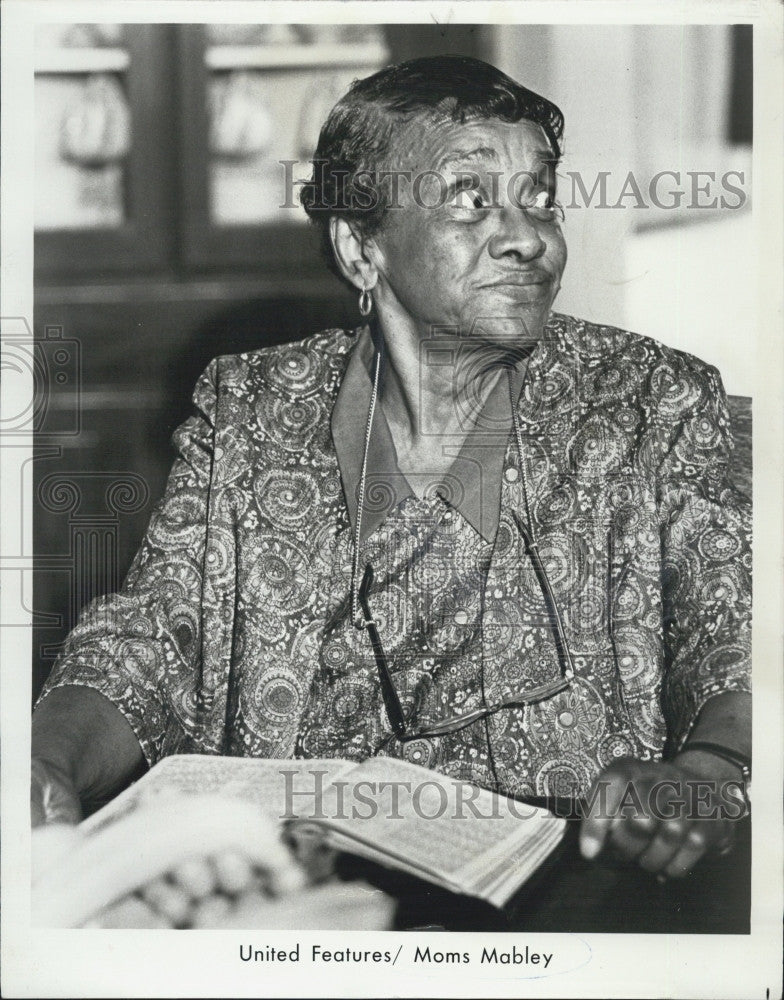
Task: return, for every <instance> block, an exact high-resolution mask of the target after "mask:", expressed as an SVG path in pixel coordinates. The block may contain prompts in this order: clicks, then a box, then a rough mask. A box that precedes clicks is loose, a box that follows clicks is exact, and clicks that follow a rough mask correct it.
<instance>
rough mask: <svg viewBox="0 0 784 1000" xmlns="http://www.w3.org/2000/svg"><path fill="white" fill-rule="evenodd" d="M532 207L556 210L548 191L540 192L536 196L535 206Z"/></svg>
mask: <svg viewBox="0 0 784 1000" xmlns="http://www.w3.org/2000/svg"><path fill="white" fill-rule="evenodd" d="M531 207H532V208H545V209H552V208H555V203H554V202H553V199H552V198H551V197H550V194H549V192H548V191H538V192H537V193H536V195H534V200H533V205H532V206H531Z"/></svg>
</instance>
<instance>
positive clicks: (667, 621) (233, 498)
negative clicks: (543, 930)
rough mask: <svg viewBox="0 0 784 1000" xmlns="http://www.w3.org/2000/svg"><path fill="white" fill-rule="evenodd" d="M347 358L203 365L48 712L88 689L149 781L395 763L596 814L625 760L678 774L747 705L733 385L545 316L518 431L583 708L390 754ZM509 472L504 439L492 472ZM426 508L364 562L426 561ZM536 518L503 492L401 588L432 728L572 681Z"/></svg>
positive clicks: (402, 615)
mask: <svg viewBox="0 0 784 1000" xmlns="http://www.w3.org/2000/svg"><path fill="white" fill-rule="evenodd" d="M359 338H360V334H359V331H354V332H346V331H342V330H328V331H325V332H322V333H318V334H316V335H314V336H312V337H309V338H308V339H306V340H304V341H302V342H300V343H298V344H287V345H283V346H277V347H271V348H264V349H261V350H259V351H255V352H251V353H248V354H243V355H238V356H228V357H220V358H217V359H216V360H215V361H213V362H212V363H211V365H210V366H209V367H208V369H207V371H206V372H205V374H204V375H203V376H202V378H201V379H200V381H199V383H198V385H197V387H196V390H195V393H194V402H195V405H196V407H197V414H196V415H195V416H193V417H192V418H190V419H189V420H187V421H186V422H185V423H184V424H183V425H182V426H181V427H180V428H178V430H177V431H176V432H175V435H174V442H175V445H176V446H177V448H178V450H179V457H178V459H177V461H176V462H175V464H174V467H173V469H172V472H171V475H170V478H169V482H168V485H167V489H166V492H165V495H164V497H163V499H162V500H161V502H160V503H159V505H158V506H157V508H156V510H155V513H154V515H153V517H152V520H151V523H150V525H149V528H148V531H147V534H146V537H145V539H144V542H143V544H142V546H141V549H140V551H139V552H138V554H137V556H136V558H135V560H134V562H133V565H132V567H131V569H130V571H129V574H128V577H127V579H126V581H125V583H124V585H123V587H122V589H121V590H120V592H119V593H117V594H114V595H109V596H106V597H103V598H100V599H98V600H96V601H94V602H93V603H92V604H91V605H89V606H88V607H87V608H85V609H84V611H83V613H82V616H81V618H80V621H79V623H78V625H77V626H76V628H75V629H74V630H73V632H72V633H71V635H70V636H69V638H68V639H67V641H66V643H65V646H64V649H63V651H62V653H61V655H60V657H59V659H58V661H57V663H56V665H55V667H54V669H53V671H52V675H51V677H50V679H49V681H48V682H47V686H46V688H45V690H44V693H43V695H42V697H45V696H46V694H47V693H48V692H49V691H50V690H52V688H54V687H56V686H60V685H66V684H79V685H88V686H90V687H93V688H95V689H97V690H98V691H100V692H101V693H103V694H104V695H105V696H106V697H107V698H109V699H110V700H111V701H112V702H113V703H114V704H116V705H117V707H118V708H119V709H120V710H121V711H122V712H123V713H124V715H125V716H126V718H127V719H128V721H129V723H130V724H131V726H132V727H133V729H134V731H135V733H136V734H137V736H138V739H139V742H140V744H141V746H142V748H143V751H144V754H145V756H146V758H147V760H148V761H149V762H150V763H154V762H155V761H157V760H158V759H159V758H161V757H162V756H164V755H167V754H171V753H183V752H198V753H225V754H236V755H247V756H260V757H279V758H285V757H293V756H305V757H308V756H313V757H316V756H320V757H324V756H340V757H347V758H351V759H356V760H359V759H363V758H364V757H366V756H368V755H369V754H372V753H374V752H377V751H378V750H379V748H383V749H382V752H384V753H387V754H393V755H394V754H403V753H405V754H406V755H407V756H409V757H410V759H413V760H417V761H419V762H420V763H425V764H428V765H429V766H431V767H434V768H437V769H439V770H441V771H443V772H445V773H449V774H452V775H454V776H456V777H462V778H468V779H470V780H473V781H476V782H478V783H482V784H488V785H491V784H495V785H496V787H499V786H500V788H502V789H506V790H509V791H515V792H517V793H520V794H537V795H550V794H580V793H584V792H585V791H587V788H588V786H589V784H590V782H591V781H592V779H593V778H594V777H595V776H596V774H597V773H598V772H599V771H600V770H601V769H602V768H603V767H604V766H606V765H608V764H609V763H611V762H612V761H613V760H614V759H616V758H617V757H619V756H627V755H629V756H635V757H637V758H640V759H657V758H659V757H661V756H662V754H666V753H668V752H671V751H673V750H674V749H676V748H677V747H678V746H679V745H680V744H681V743H682V742H683V740H684V739H685V738H686V736H687V735H688V732H689V730H690V727H691V725H692V724H693V722H694V720H695V718H696V715H697V713H698V712H699V710H700V708H701V707H702V705H703V704H704V703H705V701H706V700H707V699H709V698H710V697H712V696H713V695H716V694H719V693H721V692H724V691H729V690H743V691H747V690H749V685H750V665H749V660H750V613H751V548H750V517H749V505H748V502H747V501H746V500H745V498H743V497H742V496H739V495H738V494H737V493H736V492H735V491H734V490H733V489H732V487H731V486H730V483H729V478H728V474H727V473H728V469H727V466H728V459H729V456H730V453H731V448H732V441H731V434H730V427H729V417H728V411H727V405H726V399H725V396H724V391H723V388H722V385H721V381H720V378H719V375H718V373H717V371H716V370H715V369H713V368H711V367H709V366H708V365H706V364H704V363H703V362H701V361H699V360H698V359H696V358H694V357H692V356H690V355H688V354H684V353H681V352H678V351H674V350H671V349H669V348H666V347H664V346H662V345H661V344H659V343H656V342H654V341H652V340H650V339H647V338H644V337H640V336H637V335H635V334H631V333H627V332H625V331H622V330H618V329H615V328H611V327H605V326H597V325H594V324H591V323H587V322H584V321H581V320H577V319H574V318H571V317H567V316H563V315H560V314H553V315H552V316H551V318H550V321H549V323H548V325H547V328H546V335H545V337H544V338H543V339H542V340H541V341H540V342H539V343H538V345H537V346H536V348H535V350H534V352H533V354H532V355H531V358H530V361H529V364H528V370H527V373H526V376H525V380H524V383H523V387H522V390H521V392H520V396H519V399H518V402H517V414H518V417H519V426H520V428H521V430H522V434H523V438H524V446H525V454H526V461H527V463H528V469H527V477H526V478H527V481H528V483H529V489H530V491H531V496H530V497H529V507H530V511H531V516H532V518H533V519H534V521H535V526H536V531H537V535H538V540H539V547H540V551H541V553H542V557H543V559H544V561H545V563H546V566H547V570H548V575H549V578H550V581H551V584H552V587H553V590H554V592H555V594H556V597H557V598H558V600H559V604H560V607H561V610H562V615H563V619H564V626H565V632H566V636H567V640H568V644H569V649H570V652H571V656H572V659H573V663H574V667H575V681H574V683H573V685H572V686H571V688H570V689H569V690H567V691H564V692H562V693H561V694H559V695H557V696H556V697H554V698H552V699H550V700H549V701H546V702H542V703H540V704H538V705H533V706H528V707H526V708H519V709H510V710H504V711H502V712H499V713H498V714H497V715H495V716H493V717H492V720H491V722H489V723H481V724H476V725H475V726H473V727H469V728H468V729H466V730H463V731H462V733H460V734H457V735H456V736H452V737H449V738H447V737H444V738H441V739H439V740H437V741H435V742H436V743H438V744H439V745H438V746H434V745H433V741H428V740H422V741H414V743H408V744H406V745H405V748H404V747H401V746H400V745H399V744H397V743H395V742H394V741H393V742H389V737H390V729H389V724H388V721H387V718H386V714H385V711H384V708H383V703H382V701H381V698H380V693H379V685H378V677H377V674H376V671H375V666H374V661H373V658H372V656H371V654H370V649H369V642H368V639H367V636H366V634H365V633H363V632H361V631H359V630H356V629H353V628H352V627H351V624H350V587H351V564H352V553H353V531H352V525H351V517H350V514H349V510H348V507H347V503H346V499H345V495H344V490H343V484H342V482H341V475H340V466H339V464H338V459H337V455H336V451H335V446H334V442H333V439H332V434H331V423H330V421H331V415H332V411H333V408H334V406H335V401H336V398H337V394H338V390H339V387H340V385H341V380H342V378H343V375H344V373H345V371H346V366H347V363H348V360H349V358H350V356H351V354H352V351H354V349H355V348H356V346H357V343H358V340H359ZM517 464H518V457H517V452H516V448H515V447H514V445H513V441H512V435H510V439H509V442H508V445H507V449H506V456H505V459H504V468H505V469H506V470H510V469H515V467H516V465H517ZM418 504H419V506H421V503H420V502H418V501H416V499H415V498H411V497H409V498H407V499H406V500H404V501H403V504H402V505H401V506H400V507H399V508H398V509H397V510H396V511H395V512H394V516H392V517H389V518H387V519H386V521H384V523H383V524H382V525H381V526H379V527H378V528H377V529H376V531H375V532H374V534H373V535H371V536H370V537H369V538H368V539H367V544H366V545H363V553H364V551H365V549H366V548H367V547H369V549H370V550H373V549H374V546H375V553H376V558H378V557H379V556H378V552H379V549H378V546H379V545H382V546H386V547H387V555H388V552H389V547H390V546H392V551H393V553H394V552H397V553H399V552H400V551H404V550H405V551H407V552H409V553H412V552H415V551H418V550H417V541H418V538H417V532H418V531H420V530H424V529H421V528H420V527H417V525H421V524H424V523H425V522H424V521H422V520H421V518H419V514H421V513H422V511H421V510H420V511H417V509H416V508H417V505H418ZM436 507H437V508H438V509H434V508H433V505H432V504H431V505H430V508H429V511H428V514H429V516H431V517H432V516H437V520H438V521H439V523H440V524H442V526H443V524H446V523H447V522H448V521H449V517H448V516H447V515H449V514H450V513H451V512H450V511H448V510H447V509H446V508H447V507H448V504H446V503H445V502H443V501H439V502H438V503H437V504H436ZM524 509H525V507H524V496H523V494H522V479H521V477H520V476H517V475H515V474H514V473H512V474H509V475H505V476H504V477H503V480H502V484H501V503H500V516H499V523H498V529H497V532H496V533H495V538H494V541H493V542H492V543H487V542H485V540H484V539H482V538H481V536H480V535H479V534H478V533H477V532H475V531H473V530H472V529H470V527H469V526H467V525H466V523H465V522H464V521H463V520H462V519H461V518H459V517H458V518H457V523H458V527H459V529H460V530H459V531H458V532H457V534H456V535H455V538H454V539H453V541H452V542H450V543H449V545H446V548H445V549H444V552H445V553H446V554H445V556H444V561H443V563H439V562H438V558H439V557H438V552H439V551H441V549H439V545H441V543H440V542H439V543H438V544H436V545H435V547H433V546H431V548H430V551H431V562H430V563H429V564H427V566H423V567H419V569H418V568H417V565H416V564H415V560H414V563H412V562H411V560H410V559H409V560H408V564H407V567H406V572H410V573H412V574H413V577H411V579H413V580H414V585H413V586H412V587H410V588H409V590H407V589H406V588H399V587H398V586H397V583H394V584H393V582H392V578H391V577H389V580H388V588H387V589H388V593H387V594H386V596H387V597H389V596H390V595H392V596H393V597H394V598H395V600H394V601H392V605H393V606H394V608H395V609H396V610H394V611H390V612H388V614H389V615H390V616H392V617H391V618H390V622H391V624H392V625H393V626H394V628H392V629H390V630H387V632H386V633H384V629H383V623H382V633H384V634H388V635H390V636H391V638H390V641H391V642H393V643H394V642H398V646H397V647H396V651H397V652H402V653H405V652H406V650H408V653H409V654H410V655H408V656H405V655H404V656H403V657H402V659H401V657H399V656H398V657H396V658H395V663H396V664H398V666H397V667H396V670H397V674H396V683H397V684H398V687H399V690H400V693H401V698H402V699H403V700H404V701H405V702H409V703H410V702H412V701H413V702H416V703H417V704H418V705H419V707H420V709H422V710H424V712H425V714H429V717H430V718H431V719H432V718H437V717H439V715H440V716H441V717H446V716H449V715H453V714H455V713H456V712H457V713H460V712H462V711H469V710H471V709H472V708H473V707H476V704H477V699H479V698H481V697H485V698H486V699H487V701H488V702H496V701H500V700H505V699H509V698H510V697H512V698H513V697H514V694H515V692H516V691H519V690H520V688H527V687H529V686H531V685H536V684H540V683H542V682H543V681H544V680H547V679H548V678H550V677H551V676H552V673H553V671H554V670H557V656H556V648H555V642H554V638H553V630H552V628H551V623H550V622H549V619H548V616H547V614H546V612H545V610H544V609H543V607H542V599H541V591H540V590H539V588H538V584H537V578H536V575H535V574H534V572H533V570H532V568H531V566H530V561H529V558H528V555H527V553H526V550H525V548H524V546H523V545H522V541H521V539H520V533H519V530H518V528H517V527H516V523H515V520H514V517H513V512H514V511H518V512H522V511H523V510H524ZM444 516H446V521H443V517H444ZM412 518H413V520H412ZM379 531H381V532H382V536H379V537H377V533H378V532H379ZM448 533H449V532H448V531H447V535H448ZM445 537H446V536H445ZM419 540H420V541H421V539H419ZM406 546H408V548H406ZM433 553H435V555H433ZM363 557H364V556H363ZM433 560H434V561H433ZM455 567H460V571H459V573H458V572H457V570H456V569H455ZM417 572H421V573H423V574H424V575H423V576H421V578H420V582H421V580H422V579H424V577H425V576H426V577H427V586H428V588H429V590H428V592H429V593H433V594H435V595H436V598H438V600H439V601H440V604H438V606H436V603H437V602H436V601H435V600H434V601H432V602H430V603H428V604H427V606H426V607H424V608H423V607H421V606H417V607H413V606H409V605H408V604H407V603H406V602H407V601H414V602H416V600H417V586H416V580H417V579H418V578H417V576H416V574H417ZM450 572H451V573H452V574H453V575H455V576H456V578H457V582H458V584H459V587H460V588H461V595H462V596H460V598H459V600H458V596H456V592H455V591H454V588H451V584H450ZM382 582H383V581H382ZM438 587H441V590H440V591H439V590H438ZM434 588H435V589H434ZM450 588H451V589H450ZM461 601H462V603H461ZM420 603H421V602H420ZM457 604H460V607H459V608H457ZM452 605H455V607H452ZM450 609H451V610H450ZM456 609H457V610H456ZM428 616H430V620H429V621H428ZM422 622H425V625H426V626H427V628H426V629H425V634H424V638H423V642H422V644H421V646H417V641H418V640H417V638H416V636H415V635H413V632H416V629H417V628H420V627H421V625H422ZM461 629H462V631H461ZM412 630H413V632H412ZM412 635H413V638H412ZM398 640H399V641H398ZM401 643H402V645H401ZM406 643H407V645H406ZM415 647H416V650H418V652H416V651H415ZM478 671H481V684H480V683H479V681H478V679H477V676H478ZM480 689H481V690H480Z"/></svg>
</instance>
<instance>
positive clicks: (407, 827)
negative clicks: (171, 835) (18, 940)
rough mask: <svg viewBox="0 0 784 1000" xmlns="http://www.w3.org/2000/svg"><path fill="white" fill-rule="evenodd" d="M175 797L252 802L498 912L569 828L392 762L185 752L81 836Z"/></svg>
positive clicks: (280, 819) (305, 830) (88, 823)
mask: <svg viewBox="0 0 784 1000" xmlns="http://www.w3.org/2000/svg"><path fill="white" fill-rule="evenodd" d="M172 793H175V794H176V793H180V794H181V793H186V794H187V793H198V795H200V796H209V795H216V796H222V797H231V798H234V799H240V800H244V801H245V802H247V803H249V804H251V805H253V806H254V807H255V808H256V809H257V810H258V811H259V812H261V813H263V814H264V816H265V817H267V818H268V819H269V820H270V822H271V823H275V824H282V825H285V826H287V827H289V828H293V829H295V830H296V831H297V834H298V835H300V836H301V835H304V836H308V835H312V836H315V837H318V838H322V839H323V841H324V842H325V843H327V844H328V845H330V846H333V847H335V848H337V849H339V850H342V851H346V852H348V853H351V854H355V855H359V856H360V857H364V858H368V859H370V860H372V861H376V862H379V863H381V864H383V865H386V866H388V867H390V868H393V869H398V870H400V871H404V872H407V873H410V874H413V875H416V876H419V877H421V878H423V879H426V880H428V881H430V882H432V883H434V884H436V885H439V886H441V887H443V888H445V889H448V890H451V891H453V892H457V893H462V894H465V895H470V896H477V897H479V898H481V899H484V900H487V901H488V902H490V903H491V904H493V905H494V906H498V907H500V906H503V905H504V904H505V903H506V902H507V901H508V900H509V899H510V898H511V896H512V895H514V893H515V892H516V891H517V889H518V888H519V887H520V886H521V885H522V884H523V883H524V882H525V881H526V880H527V879H528V878H529V877H530V876H531V874H532V873H533V872H534V871H535V870H536V869H537V868H538V867H539V866H540V865H541V863H542V862H543V861H544V860H545V858H546V857H547V856H548V855H549V854H550V853H551V852H552V851H553V849H554V848H555V847H556V845H557V844H558V842H559V841H560V839H561V837H562V836H563V833H564V830H565V826H566V821H565V820H564V819H561V818H559V817H556V816H554V815H553V814H552V813H550V812H548V811H547V810H544V809H541V808H537V807H535V806H531V805H528V804H524V803H520V802H516V801H514V800H511V799H508V798H506V797H505V796H502V795H497V794H495V793H493V792H490V791H487V790H485V789H480V788H478V787H477V786H475V785H471V784H468V783H466V782H458V781H455V780H453V779H451V778H448V777H445V776H444V775H441V774H438V773H436V772H434V771H430V770H427V769H426V768H423V767H418V766H417V765H415V764H409V763H407V762H405V761H400V760H397V759H393V758H389V757H374V758H370V759H369V760H366V761H364V762H363V763H361V764H355V763H353V762H351V761H345V760H336V759H328V760H272V759H257V758H245V757H214V756H201V755H178V756H172V757H167V758H164V759H163V760H162V761H161V762H160V763H158V764H157V765H156V766H155V767H153V768H152V769H151V770H150V771H149V772H148V773H147V774H146V775H145V776H144V777H143V778H141V779H140V780H139V781H138V782H136V783H135V784H134V785H132V786H131V787H130V788H128V789H126V791H125V792H123V793H122V794H121V795H119V796H118V797H117V798H115V799H114V800H112V802H110V803H109V804H108V805H106V806H104V808H103V809H101V810H99V811H98V812H97V813H95V814H94V815H92V816H91V817H89V818H88V819H87V820H85V821H84V823H83V824H82V831H83V832H84V833H85V834H90V835H92V836H96V837H97V836H99V834H100V832H101V831H102V830H105V829H106V828H108V827H111V826H114V825H115V824H118V823H121V822H123V819H124V817H126V816H128V815H129V814H133V813H134V812H135V811H136V810H138V809H139V808H140V807H149V806H151V805H153V804H154V801H155V799H156V798H158V797H161V801H163V799H164V798H165V797H166V796H170V795H171V794H172ZM147 811H149V809H148V810H147Z"/></svg>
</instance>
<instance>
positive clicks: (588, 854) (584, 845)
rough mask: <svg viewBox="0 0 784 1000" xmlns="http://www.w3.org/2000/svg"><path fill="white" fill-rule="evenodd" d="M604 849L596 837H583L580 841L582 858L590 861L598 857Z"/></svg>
mask: <svg viewBox="0 0 784 1000" xmlns="http://www.w3.org/2000/svg"><path fill="white" fill-rule="evenodd" d="M601 849H602V842H601V840H597V839H596V837H583V838H582V840H581V841H580V851H581V852H582V856H583V857H584V858H587V859H588V861H592V860H593V859H594V858H595V857H596V855H597V854H598V853H599V851H601Z"/></svg>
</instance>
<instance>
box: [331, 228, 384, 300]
mask: <svg viewBox="0 0 784 1000" xmlns="http://www.w3.org/2000/svg"><path fill="white" fill-rule="evenodd" d="M329 235H330V239H331V240H332V249H333V251H334V253H335V260H337V262H338V266H339V267H340V270H341V272H342V274H343V276H344V277H345V278H347V279H348V280H349V281H350V282H351V283H352V285H354V286H355V287H356V288H359V289H367V290H368V291H369V290H370V289H371V288H374V287H375V285H376V282H377V281H378V271H377V270H376V266H375V264H374V263H373V262H372V261H371V259H370V255H369V254H368V252H367V251H368V247H367V244H366V243H365V241H364V240H363V238H362V235H361V233H360V231H359V229H358V228H357V227H356V225H352V223H350V222H349V221H348V220H347V219H341V218H340V217H339V216H337V215H333V216H332V218H331V219H330V220H329Z"/></svg>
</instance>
